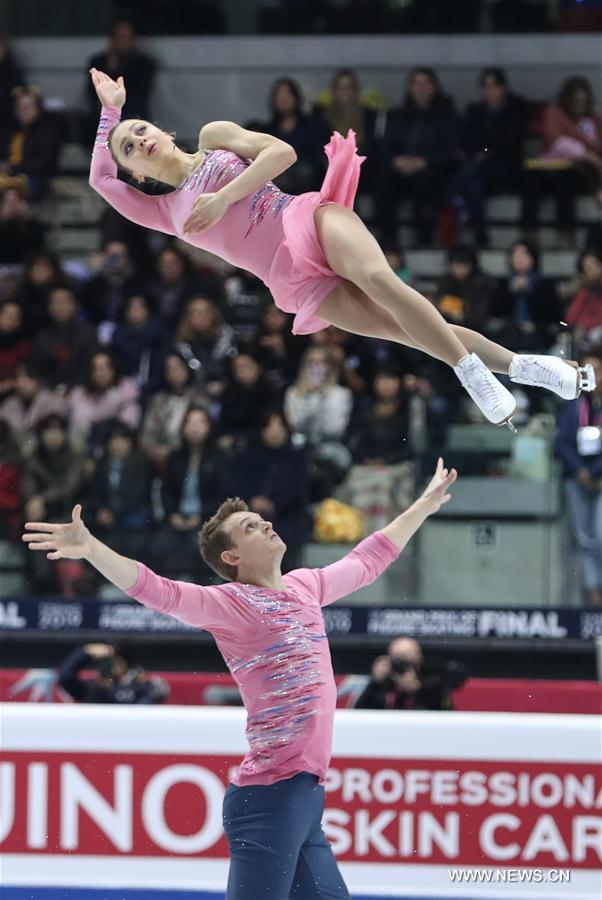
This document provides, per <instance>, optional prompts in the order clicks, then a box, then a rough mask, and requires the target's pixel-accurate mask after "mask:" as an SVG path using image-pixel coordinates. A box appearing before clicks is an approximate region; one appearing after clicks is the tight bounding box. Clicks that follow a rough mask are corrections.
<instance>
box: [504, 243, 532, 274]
mask: <svg viewBox="0 0 602 900" xmlns="http://www.w3.org/2000/svg"><path fill="white" fill-rule="evenodd" d="M533 266H534V260H533V257H532V256H531V254H530V253H529V250H528V248H527V247H525V245H524V244H517V245H516V247H514V248H513V250H512V253H511V254H510V268H511V269H512V271H513V272H516V273H518V274H519V275H525V274H526V273H527V272H530V271H531V269H532V268H533Z"/></svg>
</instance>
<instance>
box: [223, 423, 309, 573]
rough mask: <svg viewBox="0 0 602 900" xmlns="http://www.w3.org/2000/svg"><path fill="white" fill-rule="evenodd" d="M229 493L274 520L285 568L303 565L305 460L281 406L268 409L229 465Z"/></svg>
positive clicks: (306, 527) (306, 532)
mask: <svg viewBox="0 0 602 900" xmlns="http://www.w3.org/2000/svg"><path fill="white" fill-rule="evenodd" d="M227 493H231V494H232V495H234V496H238V497H241V498H242V499H243V500H245V501H246V502H247V503H248V504H249V509H250V510H251V511H252V512H256V513H259V515H260V516H262V517H263V518H264V519H267V520H268V521H270V522H271V523H272V525H273V527H274V530H275V531H276V532H277V533H278V534H279V535H280V537H281V538H282V540H283V541H284V543H285V544H286V546H287V551H286V555H285V557H284V568H285V569H286V570H287V571H289V570H290V569H294V568H297V567H298V566H300V565H301V555H302V550H303V544H304V542H305V540H306V539H307V535H308V524H309V523H308V513H307V504H308V484H307V462H306V458H305V451H304V449H303V448H299V447H293V445H292V444H291V433H290V429H289V426H288V424H287V422H286V420H285V418H284V416H283V414H282V413H281V412H280V411H278V410H266V412H265V413H264V414H263V415H262V416H261V419H260V421H259V422H258V433H257V435H256V436H255V438H254V439H253V440H252V441H251V442H250V444H249V446H248V447H246V448H245V449H244V450H243V451H242V452H241V453H240V454H239V455H238V456H237V457H236V459H235V460H234V462H233V464H232V465H231V466H230V475H229V478H228V488H227Z"/></svg>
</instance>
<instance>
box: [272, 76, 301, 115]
mask: <svg viewBox="0 0 602 900" xmlns="http://www.w3.org/2000/svg"><path fill="white" fill-rule="evenodd" d="M272 103H273V106H274V111H275V112H276V113H278V115H279V116H290V115H292V114H293V113H294V112H295V110H296V108H297V100H296V98H295V95H294V94H293V92H292V90H291V89H290V86H289V85H288V84H286V83H285V82H283V83H281V84H279V85H278V87H277V88H276V90H275V91H274V98H273V101H272Z"/></svg>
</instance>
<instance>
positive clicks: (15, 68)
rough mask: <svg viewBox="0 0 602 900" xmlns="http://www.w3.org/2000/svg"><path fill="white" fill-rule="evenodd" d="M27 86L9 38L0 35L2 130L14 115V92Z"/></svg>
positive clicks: (0, 116)
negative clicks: (22, 86)
mask: <svg viewBox="0 0 602 900" xmlns="http://www.w3.org/2000/svg"><path fill="white" fill-rule="evenodd" d="M22 84H25V73H24V72H23V69H22V68H21V66H20V65H19V63H18V62H17V59H16V57H15V54H14V53H13V50H12V48H11V46H10V43H9V40H8V37H7V36H6V35H5V34H0V130H2V129H3V128H4V127H5V126H6V125H8V124H9V123H10V120H11V118H12V114H13V99H14V98H13V90H14V88H16V87H19V85H22Z"/></svg>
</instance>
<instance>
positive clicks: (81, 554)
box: [22, 504, 92, 559]
mask: <svg viewBox="0 0 602 900" xmlns="http://www.w3.org/2000/svg"><path fill="white" fill-rule="evenodd" d="M81 513H82V508H81V506H80V505H79V504H78V505H77V506H74V507H73V512H72V513H71V522H69V523H67V524H66V525H53V524H51V523H50V522H26V523H25V528H26V529H27V531H28V532H29V533H28V534H24V535H23V538H22V539H23V540H24V541H25V542H26V543H27V544H29V549H30V550H45V551H46V556H47V557H48V559H86V558H87V557H88V556H89V554H90V550H91V544H92V535H91V534H90V532H89V531H88V529H87V528H86V526H85V525H84V523H83V522H82V519H81Z"/></svg>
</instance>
